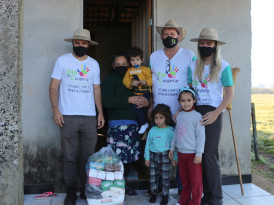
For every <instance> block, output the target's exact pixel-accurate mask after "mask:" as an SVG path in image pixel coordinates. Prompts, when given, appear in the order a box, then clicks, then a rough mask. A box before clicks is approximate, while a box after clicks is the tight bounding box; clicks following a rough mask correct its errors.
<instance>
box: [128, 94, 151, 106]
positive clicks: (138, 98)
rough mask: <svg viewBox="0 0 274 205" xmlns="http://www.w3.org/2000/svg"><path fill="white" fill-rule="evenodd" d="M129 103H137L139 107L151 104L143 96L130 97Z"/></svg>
mask: <svg viewBox="0 0 274 205" xmlns="http://www.w3.org/2000/svg"><path fill="white" fill-rule="evenodd" d="M128 103H131V104H134V105H137V107H138V108H142V107H147V106H148V105H149V102H148V100H147V99H146V98H145V97H143V96H132V97H129V98H128Z"/></svg>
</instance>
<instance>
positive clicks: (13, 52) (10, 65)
mask: <svg viewBox="0 0 274 205" xmlns="http://www.w3.org/2000/svg"><path fill="white" fill-rule="evenodd" d="M22 34H23V1H22V0H2V1H1V2H0V47H1V49H0V187H1V191H0V203H1V204H5V205H13V204H18V205H21V204H23V195H24V192H23V147H22V124H21V107H22V37H23V36H22Z"/></svg>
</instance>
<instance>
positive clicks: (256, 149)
mask: <svg viewBox="0 0 274 205" xmlns="http://www.w3.org/2000/svg"><path fill="white" fill-rule="evenodd" d="M251 118H252V128H253V141H254V153H255V159H256V161H258V160H259V159H260V157H259V151H258V143H257V128H256V117H255V105H254V103H251Z"/></svg>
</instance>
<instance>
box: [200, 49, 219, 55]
mask: <svg viewBox="0 0 274 205" xmlns="http://www.w3.org/2000/svg"><path fill="white" fill-rule="evenodd" d="M199 51H200V53H201V56H202V57H209V56H211V55H212V54H213V53H214V52H216V47H213V48H211V47H199Z"/></svg>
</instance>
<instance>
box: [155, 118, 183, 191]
mask: <svg viewBox="0 0 274 205" xmlns="http://www.w3.org/2000/svg"><path fill="white" fill-rule="evenodd" d="M150 125H151V127H153V126H156V124H155V123H154V122H153V121H152V122H150ZM175 125H176V124H175V123H174V122H173V120H172V121H171V125H170V126H172V127H175ZM176 180H177V188H178V190H183V186H182V183H181V178H180V175H179V166H177V171H176ZM158 186H162V177H161V176H159V181H158Z"/></svg>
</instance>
